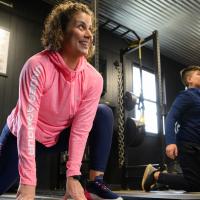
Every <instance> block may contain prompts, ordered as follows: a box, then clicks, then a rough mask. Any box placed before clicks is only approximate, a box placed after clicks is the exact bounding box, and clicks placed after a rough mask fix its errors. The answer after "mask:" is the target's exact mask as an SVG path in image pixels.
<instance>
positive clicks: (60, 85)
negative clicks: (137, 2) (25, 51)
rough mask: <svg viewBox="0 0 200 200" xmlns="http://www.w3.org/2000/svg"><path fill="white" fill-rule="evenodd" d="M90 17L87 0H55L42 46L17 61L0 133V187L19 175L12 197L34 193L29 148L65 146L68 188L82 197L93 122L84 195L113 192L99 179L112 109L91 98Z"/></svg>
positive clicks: (96, 80)
mask: <svg viewBox="0 0 200 200" xmlns="http://www.w3.org/2000/svg"><path fill="white" fill-rule="evenodd" d="M93 21H94V16H93V13H92V11H91V10H90V9H89V8H88V7H87V6H86V5H84V4H81V3H73V2H69V1H68V2H64V3H62V4H60V5H58V6H56V7H55V8H54V9H53V10H52V12H51V13H50V15H49V16H48V17H47V19H46V21H45V27H44V31H43V35H42V44H43V46H44V48H45V50H44V51H42V52H39V53H38V54H36V55H34V56H32V57H31V58H29V59H28V61H27V62H26V63H25V65H24V66H23V69H22V71H21V74H20V83H19V99H18V102H17V105H16V107H15V108H14V109H13V111H12V112H11V114H10V115H9V116H8V118H7V124H6V125H5V127H4V129H3V131H2V134H1V136H0V149H1V151H0V163H1V166H0V194H3V193H4V192H6V191H7V189H9V187H11V186H12V184H13V183H14V182H15V181H16V179H17V178H18V176H19V177H20V184H19V189H18V192H17V200H22V199H23V200H32V199H34V197H35V188H36V182H37V181H36V163H35V156H38V155H40V154H41V153H43V152H59V151H65V150H66V149H67V147H68V151H69V159H68V161H67V164H66V167H67V173H66V174H67V181H66V189H67V193H68V194H69V195H70V196H71V197H72V198H73V199H75V200H84V199H86V197H85V195H84V190H83V188H82V186H81V184H80V182H79V178H80V177H79V176H80V174H81V173H80V166H81V160H82V157H83V153H84V149H85V145H86V141H87V138H88V134H89V132H90V131H91V129H92V131H91V133H90V148H91V154H90V157H91V158H90V160H91V166H90V173H89V179H90V181H89V182H88V184H87V187H86V190H87V191H86V194H87V197H88V198H94V197H98V198H102V199H118V198H120V197H118V196H117V195H116V194H114V193H113V192H112V191H110V190H109V189H108V188H106V187H105V185H104V183H103V180H102V179H103V173H104V170H105V167H106V162H107V159H108V155H109V151H110V146H111V140H112V126H113V116H112V112H111V110H110V109H109V108H108V107H107V106H105V105H99V106H98V103H99V99H100V95H101V92H102V85H103V80H102V77H101V75H100V74H99V73H98V72H97V71H96V70H95V69H94V68H93V67H92V66H91V65H90V64H89V63H88V62H87V60H86V58H88V57H89V56H90V55H91V53H92V47H93V46H92V40H93V29H94V28H93V27H94V24H93ZM97 108H98V109H97ZM95 114H96V117H95ZM94 118H95V120H94ZM93 120H94V123H93ZM92 126H93V127H92ZM66 196H67V194H66Z"/></svg>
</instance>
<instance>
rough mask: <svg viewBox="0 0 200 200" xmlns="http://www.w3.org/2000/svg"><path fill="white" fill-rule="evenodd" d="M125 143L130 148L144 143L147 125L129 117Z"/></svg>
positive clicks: (126, 125)
mask: <svg viewBox="0 0 200 200" xmlns="http://www.w3.org/2000/svg"><path fill="white" fill-rule="evenodd" d="M125 133H126V134H125V143H126V145H127V146H128V147H137V146H139V145H140V144H142V142H143V141H144V136H145V125H144V123H142V122H141V121H139V120H136V119H134V118H131V117H128V118H127V119H126V124H125Z"/></svg>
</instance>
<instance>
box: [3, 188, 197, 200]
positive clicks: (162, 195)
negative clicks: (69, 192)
mask: <svg viewBox="0 0 200 200" xmlns="http://www.w3.org/2000/svg"><path fill="white" fill-rule="evenodd" d="M117 193H118V194H120V195H121V196H122V197H123V198H124V199H125V200H167V199H171V200H172V199H174V200H176V199H180V200H184V199H190V200H193V199H199V200H200V192H199V193H185V192H184V191H173V190H168V191H156V192H148V193H147V192H142V191H136V190H129V191H117ZM13 199H15V195H13V194H6V195H3V196H1V197H0V200H13ZM36 200H62V197H61V196H54V195H40V196H39V195H38V196H37V197H36Z"/></svg>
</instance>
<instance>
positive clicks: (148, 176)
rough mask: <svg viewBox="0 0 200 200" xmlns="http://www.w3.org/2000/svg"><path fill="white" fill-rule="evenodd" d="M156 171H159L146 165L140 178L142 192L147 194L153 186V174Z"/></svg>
mask: <svg viewBox="0 0 200 200" xmlns="http://www.w3.org/2000/svg"><path fill="white" fill-rule="evenodd" d="M156 171H159V170H158V169H156V168H155V167H153V166H152V165H151V164H149V165H147V167H146V169H145V171H144V175H143V178H142V189H143V190H144V191H146V192H149V191H150V190H151V188H152V187H154V186H155V184H156V180H155V179H154V173H155V172H156Z"/></svg>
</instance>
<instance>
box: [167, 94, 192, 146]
mask: <svg viewBox="0 0 200 200" xmlns="http://www.w3.org/2000/svg"><path fill="white" fill-rule="evenodd" d="M191 104H192V96H191V95H190V93H189V92H188V91H187V90H186V91H183V92H181V93H180V94H179V95H178V96H177V97H176V99H175V101H174V102H173V104H172V106H171V109H170V111H169V113H168V115H167V118H166V126H165V133H166V134H165V141H166V144H167V145H168V144H176V134H175V123H176V122H179V121H180V120H181V117H182V116H183V114H184V113H185V111H186V110H187V109H188V108H189V107H190V106H191Z"/></svg>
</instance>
